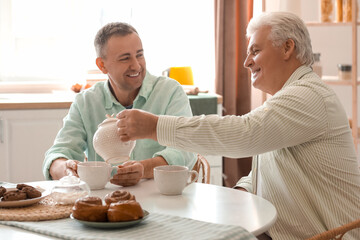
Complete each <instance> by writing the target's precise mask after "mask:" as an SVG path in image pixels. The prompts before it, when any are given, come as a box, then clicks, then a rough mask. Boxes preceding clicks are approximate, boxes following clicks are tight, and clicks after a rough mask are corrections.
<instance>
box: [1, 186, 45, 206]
mask: <svg viewBox="0 0 360 240" xmlns="http://www.w3.org/2000/svg"><path fill="white" fill-rule="evenodd" d="M47 195H49V192H48V191H44V190H43V189H38V188H35V187H33V186H30V185H27V184H17V185H16V188H5V187H2V186H0V207H7V208H9V207H25V206H30V205H33V204H35V203H37V202H39V201H40V200H41V199H43V198H44V197H46V196H47Z"/></svg>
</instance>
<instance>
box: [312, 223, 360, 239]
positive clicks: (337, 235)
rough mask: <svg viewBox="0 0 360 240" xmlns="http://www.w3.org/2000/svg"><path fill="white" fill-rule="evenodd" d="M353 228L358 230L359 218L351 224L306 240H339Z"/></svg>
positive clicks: (359, 225)
mask: <svg viewBox="0 0 360 240" xmlns="http://www.w3.org/2000/svg"><path fill="white" fill-rule="evenodd" d="M355 228H360V218H359V219H357V220H355V221H353V222H351V223H348V224H345V225H342V226H340V227H337V228H333V229H330V230H328V231H326V232H322V233H319V234H317V235H315V236H313V237H311V238H308V239H307V240H341V239H342V238H343V236H344V235H345V233H347V232H349V231H350V230H353V229H355Z"/></svg>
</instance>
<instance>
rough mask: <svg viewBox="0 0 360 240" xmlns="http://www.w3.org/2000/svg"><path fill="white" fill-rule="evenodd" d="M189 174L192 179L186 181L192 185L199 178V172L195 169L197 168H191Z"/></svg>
mask: <svg viewBox="0 0 360 240" xmlns="http://www.w3.org/2000/svg"><path fill="white" fill-rule="evenodd" d="M189 176H190V181H188V182H187V183H186V186H187V185H190V184H191V183H193V182H196V181H197V180H198V178H199V173H198V172H197V171H195V170H190V171H189Z"/></svg>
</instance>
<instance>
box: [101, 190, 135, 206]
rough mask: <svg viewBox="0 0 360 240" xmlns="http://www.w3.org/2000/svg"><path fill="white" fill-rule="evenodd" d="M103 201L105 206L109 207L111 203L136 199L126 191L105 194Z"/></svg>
mask: <svg viewBox="0 0 360 240" xmlns="http://www.w3.org/2000/svg"><path fill="white" fill-rule="evenodd" d="M104 200H105V203H106V204H107V205H110V204H111V203H116V202H119V201H125V200H136V199H135V196H134V195H132V194H131V193H130V192H128V191H122V190H117V191H114V192H112V193H109V194H106V196H105V199H104Z"/></svg>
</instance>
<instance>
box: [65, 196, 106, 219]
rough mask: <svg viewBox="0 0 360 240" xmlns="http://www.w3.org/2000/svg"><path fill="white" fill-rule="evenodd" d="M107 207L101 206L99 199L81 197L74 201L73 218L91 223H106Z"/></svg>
mask: <svg viewBox="0 0 360 240" xmlns="http://www.w3.org/2000/svg"><path fill="white" fill-rule="evenodd" d="M107 210H108V206H107V205H103V204H102V200H101V198H99V197H83V198H79V199H77V200H76V201H75V205H74V207H73V208H72V214H73V217H74V218H76V219H78V220H83V221H91V222H106V221H107Z"/></svg>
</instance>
